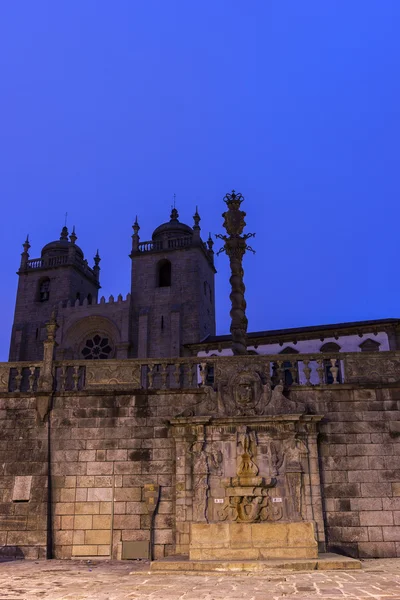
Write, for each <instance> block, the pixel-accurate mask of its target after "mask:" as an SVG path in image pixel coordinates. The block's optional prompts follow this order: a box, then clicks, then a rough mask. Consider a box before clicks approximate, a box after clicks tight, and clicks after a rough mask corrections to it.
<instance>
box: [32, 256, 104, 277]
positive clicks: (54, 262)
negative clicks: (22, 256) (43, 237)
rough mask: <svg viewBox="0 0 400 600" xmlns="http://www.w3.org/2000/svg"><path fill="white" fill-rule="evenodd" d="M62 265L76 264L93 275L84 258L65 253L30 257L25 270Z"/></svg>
mask: <svg viewBox="0 0 400 600" xmlns="http://www.w3.org/2000/svg"><path fill="white" fill-rule="evenodd" d="M62 265H76V266H78V267H80V269H82V270H83V271H84V272H85V273H90V274H91V275H92V276H93V277H95V273H94V271H93V269H91V268H90V267H89V265H88V263H87V262H86V261H85V260H82V258H80V257H79V256H72V257H71V256H70V255H68V254H65V255H63V256H49V257H46V258H32V259H31V260H28V261H27V262H26V267H25V268H26V270H32V269H50V268H52V267H59V266H62Z"/></svg>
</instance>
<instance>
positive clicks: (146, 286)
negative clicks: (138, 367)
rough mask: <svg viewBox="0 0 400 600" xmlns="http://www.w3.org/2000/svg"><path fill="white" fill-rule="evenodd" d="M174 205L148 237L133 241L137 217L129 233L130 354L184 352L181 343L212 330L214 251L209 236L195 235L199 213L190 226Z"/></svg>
mask: <svg viewBox="0 0 400 600" xmlns="http://www.w3.org/2000/svg"><path fill="white" fill-rule="evenodd" d="M178 217H179V214H178V211H177V210H176V208H173V209H172V212H171V218H170V221H168V222H167V223H163V224H162V225H160V226H159V227H157V228H156V229H155V230H154V232H153V235H152V239H151V240H150V241H147V242H140V240H139V229H140V227H139V224H138V222H137V219H136V221H135V223H134V225H133V231H134V233H133V236H132V253H131V255H130V257H131V259H132V288H131V294H132V303H131V307H132V308H131V311H132V312H131V332H132V356H134V357H140V358H166V357H177V356H182V355H184V345H185V344H190V343H196V342H199V341H201V340H202V339H204V338H205V337H206V336H208V335H213V334H215V297H214V276H215V272H216V271H215V267H214V252H213V249H212V248H213V241H212V240H211V237H210V238H209V239H208V242H207V243H205V242H203V240H202V239H201V236H200V225H199V223H200V216H199V214H198V212H197V208H196V212H195V215H194V217H193V220H194V224H193V227H189V226H188V225H185V224H184V223H181V222H180V221H179V219H178Z"/></svg>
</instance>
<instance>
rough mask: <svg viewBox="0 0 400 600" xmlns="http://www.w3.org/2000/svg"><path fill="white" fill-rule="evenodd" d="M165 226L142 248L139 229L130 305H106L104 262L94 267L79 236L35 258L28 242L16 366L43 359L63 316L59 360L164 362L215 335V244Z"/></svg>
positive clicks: (185, 228)
mask: <svg viewBox="0 0 400 600" xmlns="http://www.w3.org/2000/svg"><path fill="white" fill-rule="evenodd" d="M178 217H179V215H178V211H177V210H176V209H175V208H174V209H172V212H171V217H170V221H168V222H166V223H163V224H162V225H159V226H158V227H157V228H156V229H155V230H154V232H153V234H152V237H151V240H150V241H145V242H141V241H140V238H139V229H140V227H139V224H138V222H137V220H136V222H135V224H134V225H133V232H134V233H133V235H132V251H131V254H130V258H131V260H132V274H131V290H130V293H128V294H127V296H126V297H125V298H123V297H122V296H121V295H120V296H118V298H113V297H112V296H111V297H110V298H109V299H108V300H107V301H106V299H105V298H104V297H101V298H99V289H100V266H99V264H100V257H99V255H98V253H97V254H96V256H95V257H94V264H93V266H92V267H90V266H89V264H88V261H87V260H86V259H85V257H84V255H83V252H82V250H81V249H80V247H79V246H78V245H77V243H76V240H77V236H76V234H75V231H72V233H71V234H69V233H68V230H67V228H66V227H63V229H62V231H61V236H60V239H59V240H56V241H54V242H50V243H49V244H46V245H45V246H44V248H43V249H42V251H41V256H40V258H34V259H30V257H29V253H28V252H29V248H30V245H29V242H28V240H27V241H26V242H25V244H24V246H23V248H24V251H23V253H22V257H21V264H20V268H19V271H18V276H19V282H18V292H17V300H16V306H15V317H14V324H13V330H12V339H11V347H10V360H11V361H20V360H41V358H42V355H43V339H44V336H45V324H46V322H47V321H48V320H49V318H50V315H51V313H52V311H53V310H54V309H55V310H56V313H57V321H58V325H59V329H58V332H57V343H58V346H57V358H59V359H63V358H68V359H76V360H78V359H86V360H92V359H108V358H118V359H122V358H138V357H141V358H150V357H154V358H159V357H173V356H174V357H175V356H181V355H182V354H184V353H185V348H186V346H187V344H194V343H198V342H200V341H201V340H203V339H204V338H206V337H207V336H210V335H214V334H215V299H214V276H215V268H214V259H213V257H214V253H213V249H212V248H213V242H212V240H211V239H209V240H208V242H207V243H206V242H204V241H203V240H202V239H201V236H200V225H199V222H200V216H199V214H198V213H197V210H196V213H195V215H194V217H193V219H194V223H193V227H190V226H189V225H185V224H184V223H181V222H180V221H179V218H178Z"/></svg>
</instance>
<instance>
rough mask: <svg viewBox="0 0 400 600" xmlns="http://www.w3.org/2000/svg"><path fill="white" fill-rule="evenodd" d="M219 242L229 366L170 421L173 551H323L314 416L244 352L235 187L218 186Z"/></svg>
mask: <svg viewBox="0 0 400 600" xmlns="http://www.w3.org/2000/svg"><path fill="white" fill-rule="evenodd" d="M225 202H226V204H227V206H228V210H227V211H226V212H225V213H224V215H223V216H224V226H225V228H226V230H227V233H228V236H222V235H220V236H217V237H220V238H221V239H223V241H224V242H225V244H224V247H223V250H224V251H225V252H226V253H227V255H228V256H229V259H230V265H231V273H232V274H231V279H230V281H231V288H232V289H231V295H230V298H231V304H232V308H231V321H232V322H231V333H232V351H233V354H234V356H233V357H232V360H231V361H230V363H229V365H227V364H226V363H223V366H219V365H218V361H215V365H216V366H215V372H214V382H213V384H212V385H207V381H206V377H205V373H206V366H207V365H206V359H205V364H204V365H203V368H202V388H203V390H204V394H203V395H202V396H200V399H199V401H198V402H196V404H195V405H193V407H192V408H190V409H186V410H185V412H184V414H182V416H180V417H178V418H176V419H173V420H172V421H171V427H172V436H173V437H174V439H175V450H176V474H175V481H176V485H175V489H176V497H175V506H176V542H177V543H176V553H177V554H189V557H190V559H191V560H215V559H218V560H240V561H243V560H260V559H261V560H262V559H268V558H316V557H317V556H318V545H319V547H320V549H321V550H323V549H324V545H325V537H324V523H323V516H322V502H321V493H320V479H319V466H318V450H317V424H318V422H319V421H320V419H321V417H320V416H315V415H306V414H304V413H305V407H304V406H303V405H299V404H296V403H295V402H293V401H291V400H290V399H289V398H287V397H286V396H285V395H284V393H283V387H282V386H280V385H276V386H275V388H274V389H273V390H272V386H271V373H270V371H269V366H268V369H267V368H266V364H265V363H263V362H262V361H261V359H262V357H257V359H260V360H254V359H255V358H256V357H254V356H249V355H248V353H247V340H246V333H247V319H246V314H245V309H246V302H245V298H244V283H243V268H242V259H243V256H244V253H245V251H246V249H249V248H248V246H247V243H246V240H247V239H248V238H249V237H251V236H252V235H250V234H244V235H243V229H244V226H245V222H244V217H245V213H244V212H243V211H241V210H240V205H241V203H242V202H243V197H242V195H241V194H236V193H235V192H232V193H231V194H227V196H226V197H225Z"/></svg>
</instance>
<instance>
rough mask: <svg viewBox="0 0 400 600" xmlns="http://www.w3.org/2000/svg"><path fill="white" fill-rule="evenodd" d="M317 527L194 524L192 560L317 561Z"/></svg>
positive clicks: (306, 524) (299, 524) (298, 524)
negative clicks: (283, 559)
mask: <svg viewBox="0 0 400 600" xmlns="http://www.w3.org/2000/svg"><path fill="white" fill-rule="evenodd" d="M317 557H318V544H317V541H316V539H315V532H314V524H313V523H312V522H307V521H299V522H295V523H293V522H292V523H287V522H286V523H282V522H281V523H269V522H268V523H191V526H190V547H189V558H190V560H263V559H264V560H265V559H271V558H273V559H280V558H288V559H289V558H317Z"/></svg>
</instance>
